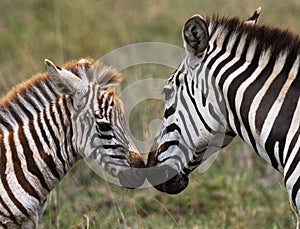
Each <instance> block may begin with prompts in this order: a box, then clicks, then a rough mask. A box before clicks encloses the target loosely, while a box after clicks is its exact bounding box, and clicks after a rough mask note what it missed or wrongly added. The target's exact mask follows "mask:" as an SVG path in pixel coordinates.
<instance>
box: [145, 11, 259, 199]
mask: <svg viewBox="0 0 300 229" xmlns="http://www.w3.org/2000/svg"><path fill="white" fill-rule="evenodd" d="M259 14H260V8H259V9H257V10H256V11H255V12H254V14H253V16H252V17H250V18H249V19H248V20H246V21H244V22H243V23H244V24H246V25H247V26H253V25H254V24H255V23H256V21H257V18H258V16H259ZM212 26H213V25H212V24H210V23H209V19H205V18H204V17H202V16H200V15H194V16H193V17H191V18H190V19H188V20H187V22H186V23H185V25H184V27H183V30H182V38H183V44H184V48H185V51H186V57H185V59H184V60H183V61H182V63H181V64H180V65H179V67H178V69H177V70H176V71H175V72H174V73H173V74H172V75H171V76H170V78H169V79H168V81H167V83H166V85H165V86H164V89H163V93H164V95H165V111H164V117H163V120H162V123H161V126H160V129H159V131H158V135H157V137H156V139H155V140H154V144H153V146H152V148H151V150H150V153H149V156H148V162H147V167H151V170H150V171H151V172H149V173H148V174H147V179H148V180H149V182H150V183H151V184H152V185H153V186H154V187H155V188H157V189H158V190H160V191H163V192H167V193H169V194H176V193H179V192H180V191H182V190H183V189H185V188H186V187H187V185H188V181H189V179H188V174H189V173H190V172H191V171H192V170H194V169H195V168H196V167H197V166H198V165H199V164H201V163H202V162H204V161H205V160H206V159H207V158H208V157H209V156H210V155H212V154H213V153H214V152H216V151H218V150H219V149H220V148H222V147H224V146H225V145H227V144H228V143H229V142H230V141H231V140H232V139H233V137H234V136H235V134H234V133H233V132H232V131H231V129H230V128H229V126H228V124H227V118H226V117H227V110H226V107H225V105H224V104H225V102H224V98H223V95H222V93H221V91H220V89H219V87H218V86H217V85H216V83H215V81H216V79H215V77H214V71H212V70H211V67H210V66H208V64H207V63H206V58H207V54H208V53H210V54H212V56H213V52H214V51H215V49H216V48H217V46H218V44H214V42H213V41H211V39H212V37H214V36H218V35H217V33H219V34H220V33H221V32H222V31H219V32H218V31H214V33H213V32H212V31H213V29H212ZM216 53H217V51H216ZM213 58H215V60H216V61H217V59H216V58H217V56H216V57H213Z"/></svg>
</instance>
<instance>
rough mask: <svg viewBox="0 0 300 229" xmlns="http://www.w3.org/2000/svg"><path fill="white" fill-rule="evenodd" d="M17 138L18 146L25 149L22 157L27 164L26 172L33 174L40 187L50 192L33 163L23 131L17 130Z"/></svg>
mask: <svg viewBox="0 0 300 229" xmlns="http://www.w3.org/2000/svg"><path fill="white" fill-rule="evenodd" d="M18 137H19V140H20V144H21V145H22V147H23V149H26V151H25V153H24V155H25V160H26V163H27V170H28V171H29V172H30V173H31V174H33V175H34V176H35V177H37V178H38V180H39V181H40V183H41V185H42V186H43V187H44V188H45V189H46V190H48V191H49V192H50V191H51V189H50V188H49V186H48V184H47V183H46V181H45V178H44V176H43V174H42V173H41V171H40V169H39V168H38V166H37V165H36V163H35V160H34V158H33V152H32V150H31V149H30V146H29V144H28V139H27V138H26V136H25V134H24V129H22V128H19V130H18Z"/></svg>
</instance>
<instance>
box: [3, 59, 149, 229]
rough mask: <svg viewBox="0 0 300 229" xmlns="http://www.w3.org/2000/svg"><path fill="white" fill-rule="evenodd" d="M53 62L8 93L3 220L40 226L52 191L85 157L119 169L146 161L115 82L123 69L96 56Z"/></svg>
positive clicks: (111, 170)
mask: <svg viewBox="0 0 300 229" xmlns="http://www.w3.org/2000/svg"><path fill="white" fill-rule="evenodd" d="M46 65H47V70H48V74H46V73H45V74H43V75H38V76H36V77H35V78H33V79H31V80H29V81H28V82H26V83H24V84H22V85H20V86H18V87H17V88H16V89H13V90H12V92H10V93H9V94H8V95H7V96H6V97H5V98H4V99H2V101H0V165H1V166H0V227H1V228H2V227H4V228H35V227H36V225H37V223H38V220H39V218H40V216H41V214H42V212H43V209H44V204H45V202H46V200H47V196H48V194H49V192H51V190H53V189H54V188H55V186H56V185H57V184H58V182H59V181H60V180H61V179H62V178H63V177H64V175H65V174H66V173H67V172H68V171H69V170H70V168H71V167H72V166H73V165H74V164H75V162H76V161H77V160H78V159H81V158H83V159H84V160H86V161H93V162H95V163H97V164H99V165H100V166H102V168H104V169H105V170H106V171H107V172H109V173H110V174H111V175H113V176H116V177H118V176H119V174H120V173H122V171H123V170H126V168H128V167H130V166H133V167H138V166H142V164H143V162H142V159H141V158H140V157H138V156H137V155H139V154H138V153H137V152H136V149H135V146H134V145H133V144H132V141H131V139H130V137H129V135H128V133H127V129H126V123H125V120H124V114H123V110H122V104H121V102H120V101H119V100H118V98H117V97H116V95H115V93H114V89H113V88H111V86H110V85H111V84H115V83H117V82H118V80H119V77H120V75H119V73H117V72H116V71H114V70H112V69H111V68H108V67H105V66H103V65H101V64H100V63H98V62H95V63H93V64H92V63H91V62H90V61H89V60H80V61H79V62H77V63H76V62H71V63H69V64H67V65H66V66H65V68H60V67H57V66H55V65H54V64H53V63H52V62H51V61H49V60H46ZM132 154H134V158H135V161H134V162H132V160H131V157H132ZM138 163H139V164H138ZM137 164H138V165H137ZM120 182H121V183H122V181H120Z"/></svg>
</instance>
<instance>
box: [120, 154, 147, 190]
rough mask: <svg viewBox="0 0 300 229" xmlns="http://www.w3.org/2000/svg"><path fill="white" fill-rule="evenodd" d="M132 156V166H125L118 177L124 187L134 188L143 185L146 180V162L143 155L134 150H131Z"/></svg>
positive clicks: (130, 161)
mask: <svg viewBox="0 0 300 229" xmlns="http://www.w3.org/2000/svg"><path fill="white" fill-rule="evenodd" d="M130 156H131V157H130V160H129V164H130V167H124V168H123V169H122V170H121V171H120V172H119V174H118V178H119V182H120V184H121V185H122V186H123V187H126V188H131V189H134V188H138V187H140V186H142V184H144V182H145V180H146V174H145V172H144V168H145V163H144V161H143V159H142V157H141V156H140V155H139V154H137V153H135V152H133V151H130Z"/></svg>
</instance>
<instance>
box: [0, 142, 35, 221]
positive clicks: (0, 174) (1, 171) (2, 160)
mask: <svg viewBox="0 0 300 229" xmlns="http://www.w3.org/2000/svg"><path fill="white" fill-rule="evenodd" d="M0 152H1V154H0V165H1V166H0V178H1V182H2V184H3V187H4V189H5V191H6V193H7V195H8V196H9V198H10V200H11V201H12V202H13V203H14V205H15V206H16V207H17V208H18V209H19V210H20V211H21V212H22V213H23V214H24V215H25V216H27V217H29V214H28V212H27V210H26V209H25V208H24V206H23V205H22V204H21V203H20V202H19V201H18V200H17V199H16V197H15V196H14V194H13V193H12V191H11V189H10V187H9V185H8V182H7V178H6V173H5V170H6V163H7V158H6V148H5V146H4V141H3V137H0Z"/></svg>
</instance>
